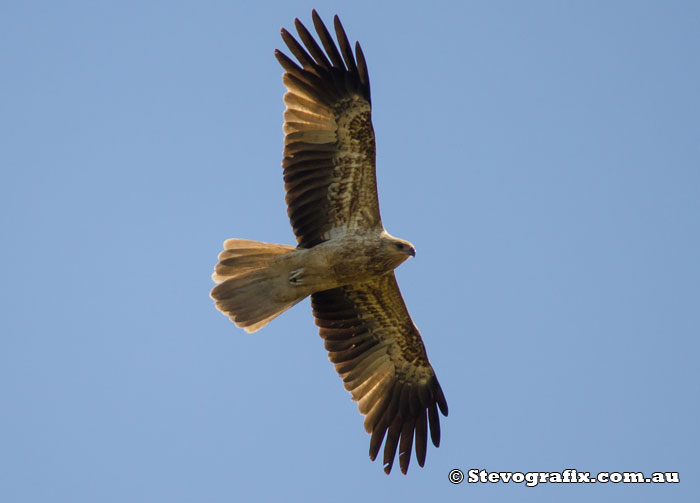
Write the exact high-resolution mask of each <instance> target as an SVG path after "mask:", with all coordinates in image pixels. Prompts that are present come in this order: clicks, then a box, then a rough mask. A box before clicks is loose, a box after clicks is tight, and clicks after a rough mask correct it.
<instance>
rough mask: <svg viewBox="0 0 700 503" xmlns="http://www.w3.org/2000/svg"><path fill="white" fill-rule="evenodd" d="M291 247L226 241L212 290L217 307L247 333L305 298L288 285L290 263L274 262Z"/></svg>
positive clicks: (215, 271)
mask: <svg viewBox="0 0 700 503" xmlns="http://www.w3.org/2000/svg"><path fill="white" fill-rule="evenodd" d="M294 251H295V248H294V247H293V246H287V245H279V244H272V243H262V242H260V241H249V240H246V239H228V240H227V241H226V242H225V243H224V251H222V252H221V253H220V254H219V263H218V264H216V268H215V269H214V274H212V279H213V280H214V281H215V282H217V283H219V284H218V285H216V286H215V287H214V288H213V289H212V291H211V294H210V295H211V298H212V299H214V300H215V301H216V308H217V309H218V310H219V311H221V312H222V313H224V314H226V315H227V316H228V317H229V318H230V319H231V321H233V322H234V323H235V324H236V325H238V326H239V327H241V328H243V329H244V330H245V331H246V332H256V331H257V330H260V329H261V328H262V327H264V326H265V325H267V324H268V323H269V322H270V321H272V320H273V319H274V318H276V317H277V316H279V315H280V314H282V313H283V312H285V311H286V310H287V309H289V308H290V307H292V306H293V305H294V304H296V303H297V302H299V301H300V300H302V299H303V298H304V296H302V297H298V296H297V295H298V294H297V293H296V292H295V290H294V288H293V287H291V286H290V285H289V282H288V275H289V264H288V263H287V262H283V261H280V260H277V259H278V258H279V257H280V256H282V255H286V254H289V253H294Z"/></svg>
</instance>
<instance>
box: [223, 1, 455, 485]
mask: <svg viewBox="0 0 700 503" xmlns="http://www.w3.org/2000/svg"><path fill="white" fill-rule="evenodd" d="M312 18H313V24H314V28H315V29H316V33H317V34H318V38H319V40H320V42H321V45H319V44H318V43H317V42H316V40H315V39H314V37H313V36H312V35H311V33H310V32H309V30H307V29H306V27H305V26H304V25H303V24H302V23H301V22H300V21H299V20H298V19H295V20H294V25H295V27H296V31H297V34H298V37H299V39H300V40H301V42H302V44H303V45H302V44H300V43H299V42H298V41H297V39H295V38H294V36H293V35H292V34H290V33H289V32H288V31H287V30H285V29H284V28H282V39H283V40H284V42H285V44H286V45H287V47H288V48H289V51H290V52H291V53H292V55H293V56H294V57H295V58H296V59H297V61H298V63H296V62H294V61H293V60H292V59H290V58H289V57H288V56H286V55H285V54H284V53H282V52H280V51H279V50H275V57H276V58H277V60H278V61H279V63H280V64H281V65H282V67H283V69H284V71H285V73H284V75H283V76H282V82H283V83H284V85H285V87H286V88H287V92H286V93H285V95H284V103H285V105H286V110H285V112H284V127H283V129H284V133H285V137H284V158H283V161H282V167H283V168H284V182H285V185H284V188H285V191H286V198H285V201H286V203H287V207H288V209H287V214H288V216H289V219H290V221H291V224H292V228H293V230H294V234H295V236H296V240H297V246H287V245H281V244H271V243H263V242H258V241H249V240H244V239H229V240H227V241H225V242H224V251H222V252H221V253H220V254H219V257H218V258H219V262H218V264H217V265H216V268H215V272H214V274H213V275H212V278H213V279H214V281H215V282H216V283H218V284H217V285H216V286H215V287H214V288H213V289H212V291H211V297H212V298H213V299H214V300H215V301H216V307H217V308H218V309H219V310H220V311H221V312H222V313H224V314H226V315H227V316H228V317H229V318H230V319H231V320H232V321H233V322H234V323H235V324H236V325H238V326H239V327H241V328H243V329H244V330H246V331H247V332H255V331H257V330H260V329H261V328H262V327H264V326H265V325H266V324H268V323H269V322H270V321H271V320H272V319H274V318H275V317H277V316H279V315H280V314H282V313H283V312H284V311H286V310H287V309H289V308H290V307H292V306H293V305H295V304H296V303H298V302H300V301H301V300H303V299H305V298H306V297H308V296H309V295H310V296H311V306H312V308H313V315H314V318H315V322H316V325H317V326H318V327H319V334H320V336H321V337H322V338H323V339H324V344H325V348H326V350H328V356H329V359H330V361H331V362H332V363H333V364H334V365H335V369H336V371H337V372H338V374H339V375H340V377H341V378H342V379H343V385H344V386H345V389H346V390H348V391H349V392H350V393H351V394H352V399H353V400H355V401H356V402H358V408H359V410H360V412H361V413H362V414H364V415H365V419H364V427H365V430H366V431H367V433H370V434H371V435H372V436H371V439H370V444H369V456H370V459H372V460H373V461H374V460H375V459H376V457H377V454H378V453H379V450H380V448H381V446H382V443H384V471H385V472H386V473H387V474H389V473H390V472H391V468H392V465H393V463H394V459H395V456H396V450H397V447H398V450H399V465H400V467H401V471H402V472H403V473H404V474H405V473H406V472H407V470H408V465H409V462H410V458H411V450H412V447H413V445H414V439H415V451H416V459H417V461H418V464H419V465H420V466H423V465H424V463H425V455H426V450H427V441H428V426H429V427H430V437H431V440H432V443H433V444H434V445H435V446H436V447H438V446H439V444H440V421H439V416H438V409H439V410H440V412H442V414H443V415H444V416H447V402H446V400H445V396H444V394H443V392H442V389H441V387H440V384H439V383H438V380H437V377H436V376H435V372H434V371H433V368H432V366H431V365H430V362H429V361H428V355H427V354H426V351H425V347H424V345H423V340H422V339H421V336H420V333H419V332H418V329H417V328H416V326H415V324H414V323H413V321H412V320H411V317H410V316H409V314H408V310H407V309H406V305H405V304H404V301H403V298H402V297H401V292H400V291H399V287H398V285H397V283H396V278H395V276H394V269H395V268H396V267H398V266H399V265H400V264H401V263H403V262H404V261H405V260H406V259H408V258H409V257H413V256H415V248H414V247H413V245H412V244H411V243H409V242H408V241H405V240H403V239H398V238H395V237H394V236H392V235H390V234H389V233H388V232H387V231H386V230H385V229H384V226H383V225H382V221H381V218H380V215H379V203H378V198H377V181H376V174H375V139H374V129H373V127H372V119H371V98H370V85H369V76H368V72H367V63H366V61H365V56H364V54H363V53H362V49H361V47H360V44H359V43H356V44H355V51H354V53H353V50H352V47H351V45H350V43H349V42H348V37H347V35H346V34H345V30H344V29H343V26H342V24H341V23H340V20H339V19H338V16H335V18H334V28H335V34H336V38H337V41H338V45H336V43H335V42H334V40H333V38H332V36H331V34H330V33H329V31H328V29H327V28H326V26H325V25H324V24H323V22H322V21H321V18H320V17H319V15H318V14H317V12H316V11H315V10H314V11H313V12H312Z"/></svg>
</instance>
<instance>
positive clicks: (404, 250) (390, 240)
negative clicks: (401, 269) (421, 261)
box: [382, 232, 416, 267]
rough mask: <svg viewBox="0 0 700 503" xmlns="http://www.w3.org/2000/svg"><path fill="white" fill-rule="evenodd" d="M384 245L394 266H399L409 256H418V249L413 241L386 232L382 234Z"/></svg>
mask: <svg viewBox="0 0 700 503" xmlns="http://www.w3.org/2000/svg"><path fill="white" fill-rule="evenodd" d="M382 245H383V248H384V252H385V254H386V256H387V258H388V259H389V262H390V263H391V266H392V267H398V266H399V265H400V264H402V263H403V262H404V261H405V260H406V259H407V258H408V257H415V256H416V249H415V248H414V246H413V245H412V244H411V243H409V242H408V241H406V240H405V239H399V238H395V237H394V236H392V235H390V234H388V233H386V232H385V233H384V235H383V236H382Z"/></svg>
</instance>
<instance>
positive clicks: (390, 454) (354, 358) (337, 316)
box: [311, 273, 447, 474]
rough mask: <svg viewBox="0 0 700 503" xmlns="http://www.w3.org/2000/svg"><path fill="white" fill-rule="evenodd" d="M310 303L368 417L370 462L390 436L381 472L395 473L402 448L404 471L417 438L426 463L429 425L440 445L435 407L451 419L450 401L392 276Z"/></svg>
mask: <svg viewBox="0 0 700 503" xmlns="http://www.w3.org/2000/svg"><path fill="white" fill-rule="evenodd" d="M311 305H312V307H313V310H314V317H315V318H316V325H318V326H319V327H320V329H319V333H320V335H321V337H322V338H323V339H325V346H326V349H327V350H328V353H329V358H330V360H331V362H333V363H334V364H335V369H336V371H337V372H338V374H339V375H340V377H342V378H343V384H344V385H345V389H347V390H348V391H349V392H350V393H351V394H352V398H353V400H355V401H357V402H359V404H358V407H359V409H360V412H361V413H362V414H365V430H366V431H367V432H368V433H371V434H372V438H371V440H370V444H369V456H370V458H371V459H372V460H374V459H375V458H376V457H377V454H378V452H379V449H380V447H381V445H382V441H383V440H384V437H385V436H386V441H385V442H384V471H385V472H386V473H387V474H388V473H389V472H391V467H392V465H393V463H394V457H395V455H396V448H397V446H398V448H399V465H400V467H401V471H402V472H403V473H404V474H405V473H406V471H407V470H408V464H409V461H410V459H411V448H412V444H413V441H414V438H415V446H416V447H415V449H416V458H417V460H418V464H419V465H420V466H423V464H424V463H425V453H426V449H427V441H428V425H430V436H431V439H432V441H433V444H434V445H435V446H436V447H437V446H439V444H440V420H439V416H438V412H437V409H438V408H439V409H440V411H441V412H442V414H443V415H444V416H447V402H446V401H445V396H444V395H443V393H442V389H441V388H440V383H438V380H437V377H435V372H434V371H433V368H432V367H431V365H430V362H429V361H428V356H427V354H426V352H425V347H424V346H423V341H422V339H421V337H420V333H419V332H418V329H417V328H416V326H415V325H414V324H413V321H411V317H410V316H409V314H408V310H407V309H406V305H405V304H404V301H403V298H402V297H401V292H400V291H399V287H398V285H397V283H396V278H395V277H394V274H393V273H390V274H386V275H384V276H381V277H379V278H377V279H376V280H374V281H371V282H368V283H362V284H358V285H352V286H345V287H341V288H335V289H333V290H327V291H324V292H318V293H314V294H313V295H312V296H311Z"/></svg>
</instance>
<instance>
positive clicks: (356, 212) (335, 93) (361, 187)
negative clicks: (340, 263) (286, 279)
mask: <svg viewBox="0 0 700 503" xmlns="http://www.w3.org/2000/svg"><path fill="white" fill-rule="evenodd" d="M312 18H313V23H314V28H315V29H316V33H317V34H318V38H319V40H320V42H321V44H320V45H319V43H318V42H316V40H314V38H313V36H312V35H311V33H310V32H309V30H307V29H306V27H305V26H304V25H303V24H302V23H301V22H300V21H299V20H298V19H295V20H294V25H295V27H296V30H297V33H298V36H299V39H300V40H301V43H300V42H299V41H298V40H297V39H296V38H295V37H294V36H293V35H292V34H291V33H290V32H288V31H287V30H285V29H284V28H283V29H282V30H281V34H282V40H283V41H284V43H285V44H286V45H287V47H288V48H289V51H290V52H291V53H292V55H293V56H294V57H295V58H296V60H297V61H298V62H299V63H298V64H297V63H296V62H294V61H293V60H292V59H290V58H289V57H288V56H286V55H285V54H284V53H282V52H280V51H275V57H276V58H277V60H278V61H279V63H280V65H282V68H284V70H285V73H284V75H283V76H282V82H283V83H284V85H285V87H286V88H287V93H286V94H285V95H284V102H285V105H286V110H285V113H284V120H285V122H284V127H283V129H284V133H285V141H284V145H285V147H284V159H283V161H282V167H283V168H284V176H285V181H286V182H289V178H291V177H293V176H295V175H296V174H297V173H298V172H299V171H314V170H316V169H319V175H318V176H317V177H313V178H314V180H315V181H316V182H318V184H320V185H316V187H315V189H316V190H318V191H319V194H323V197H314V198H313V200H310V199H309V198H308V197H306V194H305V192H304V191H300V190H296V188H295V187H291V186H290V185H289V184H288V185H286V186H285V189H286V193H287V196H286V199H285V200H286V202H287V207H288V210H287V214H288V215H289V219H290V222H291V224H292V227H293V229H294V233H295V235H296V237H297V243H298V244H299V246H301V247H305V248H310V247H312V246H314V245H316V244H318V243H321V242H323V241H326V240H328V239H330V238H331V237H332V236H333V235H335V233H341V234H342V233H345V232H347V231H348V230H354V229H378V228H380V227H381V218H380V215H379V203H378V200H377V182H376V175H375V157H376V154H375V151H376V149H375V139H374V130H373V127H372V119H371V106H370V92H369V76H368V72H367V63H366V61H365V57H364V55H363V54H362V50H361V49H360V48H359V45H357V44H356V48H355V52H356V54H357V56H355V55H354V54H353V51H352V46H351V45H350V42H349V40H348V37H347V35H346V33H345V30H344V29H343V26H342V24H341V23H340V20H339V19H338V17H337V16H336V17H335V19H334V28H335V34H336V38H337V40H338V46H339V47H340V50H338V46H336V43H335V42H334V41H333V38H332V36H331V34H330V33H329V31H328V29H327V28H326V26H325V25H324V24H323V22H322V21H321V18H320V17H319V15H318V13H317V12H316V11H313V12H312ZM356 57H357V60H356V59H355V58H356ZM308 160H316V161H320V165H319V166H317V165H314V164H311V163H307V161H308ZM329 166H330V169H328V167H329ZM311 214H314V215H315V217H313V218H309V215H311Z"/></svg>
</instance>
